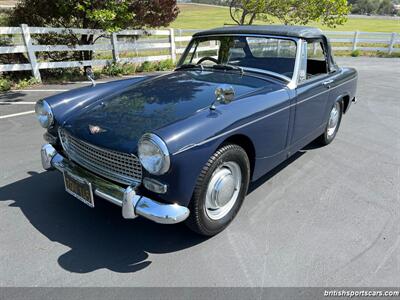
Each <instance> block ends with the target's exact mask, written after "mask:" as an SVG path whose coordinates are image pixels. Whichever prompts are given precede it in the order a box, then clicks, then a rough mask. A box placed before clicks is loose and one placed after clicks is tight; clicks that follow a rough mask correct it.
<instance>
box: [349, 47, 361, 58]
mask: <svg viewBox="0 0 400 300" xmlns="http://www.w3.org/2000/svg"><path fill="white" fill-rule="evenodd" d="M360 54H361V51H360V50H359V49H356V50H353V51H351V53H350V55H351V56H352V57H357V56H360Z"/></svg>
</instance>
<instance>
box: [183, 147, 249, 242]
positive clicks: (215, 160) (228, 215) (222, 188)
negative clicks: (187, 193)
mask: <svg viewBox="0 0 400 300" xmlns="http://www.w3.org/2000/svg"><path fill="white" fill-rule="evenodd" d="M249 180H250V162H249V159H248V157H247V154H246V151H244V150H243V148H241V147H240V146H238V145H235V144H228V145H225V146H223V147H221V148H220V149H218V150H217V151H216V152H215V153H214V154H213V155H212V156H211V157H210V159H209V160H208V162H207V163H206V164H205V166H204V167H203V169H202V171H201V173H200V175H199V178H198V179H197V183H196V187H195V190H194V193H193V197H192V199H191V201H190V205H189V208H190V215H189V218H188V219H187V221H186V224H187V225H188V226H189V228H190V229H192V230H193V231H195V232H197V233H199V234H202V235H206V236H212V235H215V234H217V233H218V232H220V231H222V230H223V229H224V228H226V227H227V226H228V225H229V223H230V222H231V221H232V220H233V218H234V217H235V216H236V214H237V212H238V211H239V209H240V207H241V205H242V203H243V199H244V197H245V196H246V193H247V188H248V185H249Z"/></svg>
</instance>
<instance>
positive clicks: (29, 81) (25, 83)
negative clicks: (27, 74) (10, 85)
mask: <svg viewBox="0 0 400 300" xmlns="http://www.w3.org/2000/svg"><path fill="white" fill-rule="evenodd" d="M37 83H38V81H37V80H36V79H35V78H34V77H31V78H24V79H21V80H19V81H18V82H17V83H16V84H15V85H14V88H16V89H24V88H27V87H29V86H31V85H34V84H37Z"/></svg>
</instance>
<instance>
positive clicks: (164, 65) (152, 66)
mask: <svg viewBox="0 0 400 300" xmlns="http://www.w3.org/2000/svg"><path fill="white" fill-rule="evenodd" d="M174 67H175V64H174V63H173V62H172V60H171V59H167V60H162V61H158V62H150V61H145V62H144V63H142V64H141V65H140V66H139V67H138V72H154V71H168V70H172V69H173V68H174Z"/></svg>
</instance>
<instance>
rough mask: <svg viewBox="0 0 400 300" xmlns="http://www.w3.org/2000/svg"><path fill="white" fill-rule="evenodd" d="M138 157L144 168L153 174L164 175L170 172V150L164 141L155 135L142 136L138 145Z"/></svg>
mask: <svg viewBox="0 0 400 300" xmlns="http://www.w3.org/2000/svg"><path fill="white" fill-rule="evenodd" d="M138 155H139V159H140V162H141V164H142V165H143V167H144V168H145V169H146V170H147V171H148V172H149V173H151V174H154V175H162V174H164V173H166V172H167V171H168V170H169V166H170V159H169V152H168V148H167V146H166V145H165V143H164V141H163V140H162V139H160V138H159V137H158V136H157V135H155V134H153V133H146V134H144V135H143V136H142V138H141V139H140V141H139V145H138Z"/></svg>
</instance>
